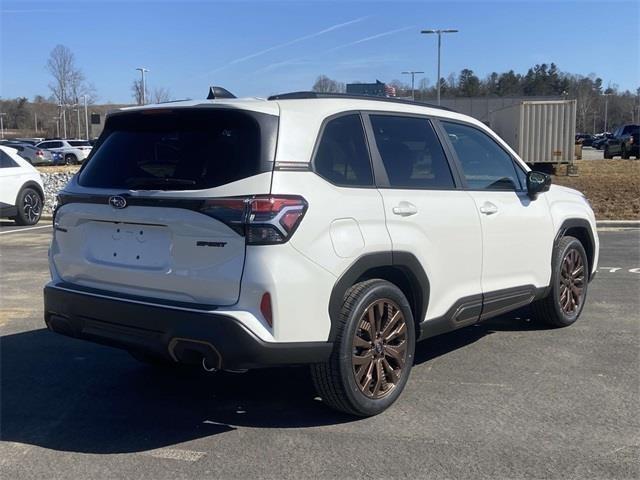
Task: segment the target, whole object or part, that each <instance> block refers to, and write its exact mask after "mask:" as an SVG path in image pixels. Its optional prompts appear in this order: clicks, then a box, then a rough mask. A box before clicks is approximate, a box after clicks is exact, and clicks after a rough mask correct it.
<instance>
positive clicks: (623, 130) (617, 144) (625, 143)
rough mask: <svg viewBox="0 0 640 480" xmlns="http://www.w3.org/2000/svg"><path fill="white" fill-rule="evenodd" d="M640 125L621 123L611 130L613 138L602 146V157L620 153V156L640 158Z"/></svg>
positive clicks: (611, 156) (610, 156)
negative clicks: (639, 152)
mask: <svg viewBox="0 0 640 480" xmlns="http://www.w3.org/2000/svg"><path fill="white" fill-rule="evenodd" d="M639 137H640V125H631V124H630V125H623V126H621V127H619V128H618V129H617V130H616V131H615V132H613V138H610V139H609V140H607V143H606V144H605V146H604V158H613V157H615V156H617V155H620V157H622V158H629V157H636V159H640V155H639V154H638V151H639V150H640V138H639Z"/></svg>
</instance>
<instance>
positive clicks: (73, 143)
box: [68, 140, 91, 147]
mask: <svg viewBox="0 0 640 480" xmlns="http://www.w3.org/2000/svg"><path fill="white" fill-rule="evenodd" d="M68 143H69V145H71V146H72V147H90V146H91V144H90V143H89V142H88V141H86V140H69V141H68Z"/></svg>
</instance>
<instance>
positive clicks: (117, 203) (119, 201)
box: [109, 195, 127, 208]
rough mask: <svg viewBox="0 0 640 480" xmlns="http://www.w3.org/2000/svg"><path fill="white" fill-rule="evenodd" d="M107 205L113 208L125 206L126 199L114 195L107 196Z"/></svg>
mask: <svg viewBox="0 0 640 480" xmlns="http://www.w3.org/2000/svg"><path fill="white" fill-rule="evenodd" d="M109 205H111V206H112V207H113V208H124V207H126V206H127V200H126V199H125V198H124V197H121V196H119V195H116V196H114V197H109Z"/></svg>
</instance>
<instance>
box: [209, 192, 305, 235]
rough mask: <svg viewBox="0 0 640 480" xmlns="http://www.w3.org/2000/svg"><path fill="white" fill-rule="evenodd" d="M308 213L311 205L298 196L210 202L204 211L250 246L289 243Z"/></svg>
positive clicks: (273, 196)
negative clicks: (225, 225)
mask: <svg viewBox="0 0 640 480" xmlns="http://www.w3.org/2000/svg"><path fill="white" fill-rule="evenodd" d="M306 211H307V202H306V200H305V199H304V198H302V197H298V196H283V195H278V196H275V195H256V196H252V197H231V198H216V199H210V200H206V201H205V202H204V205H203V207H202V209H201V212H202V213H204V214H205V215H208V216H210V217H213V218H215V219H216V220H219V221H221V222H223V223H225V224H227V225H228V226H229V227H230V228H232V229H233V230H234V231H236V232H237V233H238V234H240V235H244V236H245V237H246V241H247V244H248V245H272V244H277V243H284V242H286V241H287V240H288V239H289V238H290V237H291V235H293V233H294V232H295V230H296V228H298V225H299V224H300V222H301V221H302V217H304V214H305V212H306Z"/></svg>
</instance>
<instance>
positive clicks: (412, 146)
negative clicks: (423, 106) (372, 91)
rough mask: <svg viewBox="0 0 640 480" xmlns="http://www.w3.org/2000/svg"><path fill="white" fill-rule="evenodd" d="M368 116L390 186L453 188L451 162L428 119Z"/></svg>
mask: <svg viewBox="0 0 640 480" xmlns="http://www.w3.org/2000/svg"><path fill="white" fill-rule="evenodd" d="M369 118H370V119H371V126H372V128H373V133H374V136H375V140H376V146H377V147H378V152H379V153H380V157H381V158H382V163H383V164H384V168H385V170H386V172H387V176H388V177H389V185H390V186H391V187H393V188H417V189H426V188H434V189H442V188H444V189H452V188H454V181H453V175H452V174H451V169H450V168H449V163H448V162H447V158H446V157H445V154H444V151H443V149H442V145H440V141H439V140H438V137H437V136H436V133H435V131H434V130H433V127H432V125H431V122H430V121H429V120H428V119H426V118H418V117H402V116H393V115H370V116H369Z"/></svg>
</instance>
